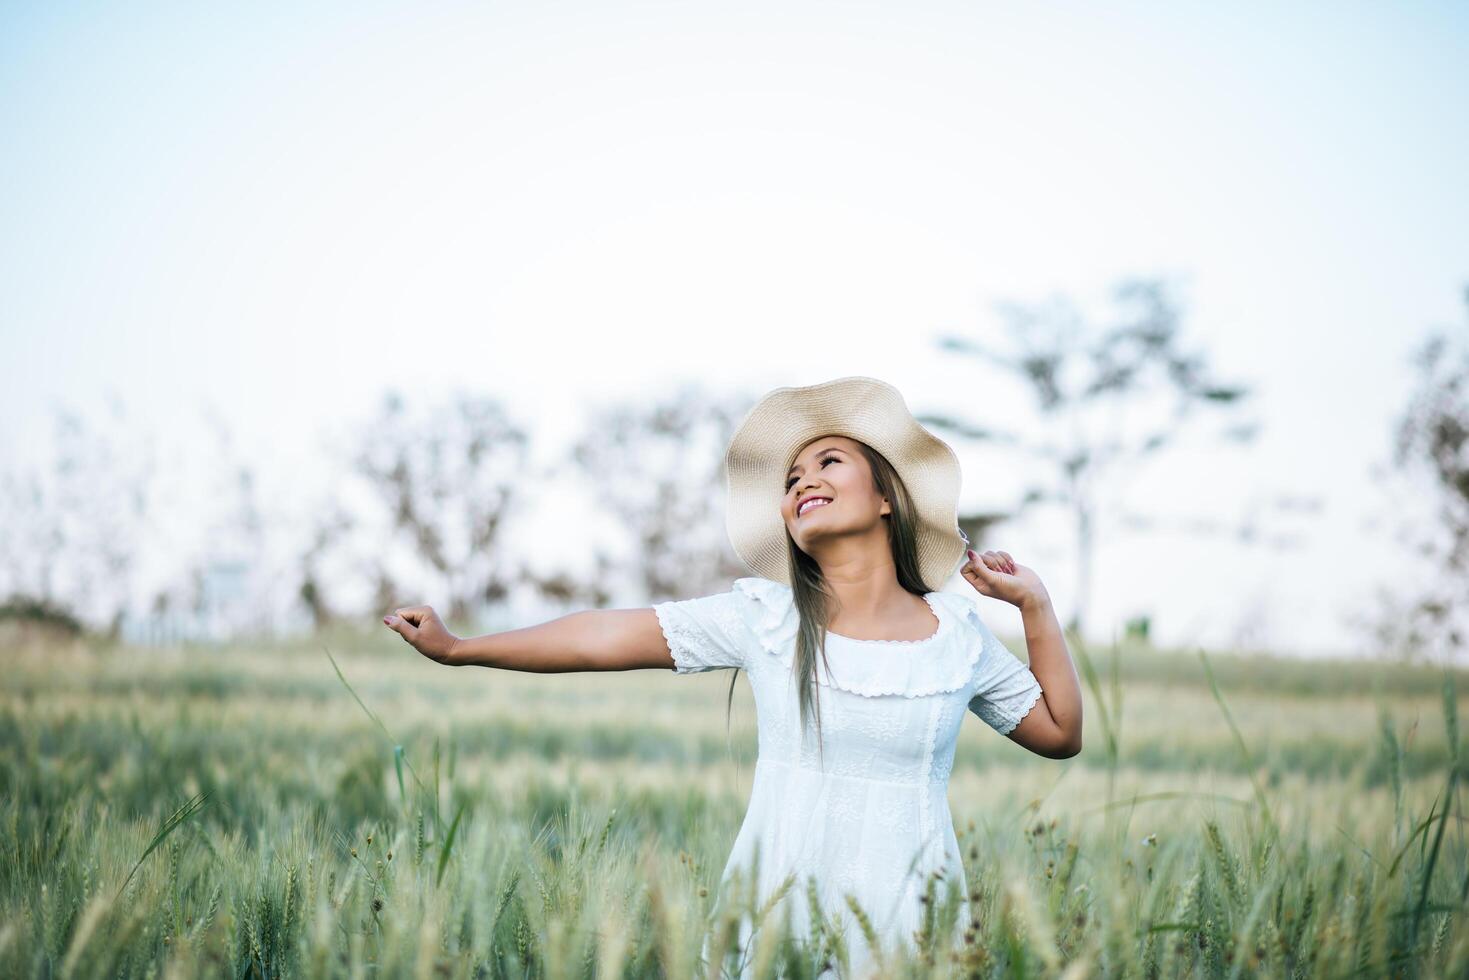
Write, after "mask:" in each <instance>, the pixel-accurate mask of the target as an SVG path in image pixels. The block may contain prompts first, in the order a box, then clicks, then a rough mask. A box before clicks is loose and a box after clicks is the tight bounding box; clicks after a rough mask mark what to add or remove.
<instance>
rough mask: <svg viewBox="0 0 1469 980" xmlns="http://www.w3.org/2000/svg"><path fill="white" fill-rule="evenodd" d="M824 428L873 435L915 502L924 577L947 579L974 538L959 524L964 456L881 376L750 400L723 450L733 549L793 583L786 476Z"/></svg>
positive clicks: (937, 582) (932, 584) (937, 581)
mask: <svg viewBox="0 0 1469 980" xmlns="http://www.w3.org/2000/svg"><path fill="white" fill-rule="evenodd" d="M824 435H839V436H846V437H848V438H850V439H856V440H858V441H859V442H865V443H866V444H867V445H869V446H871V447H872V448H873V449H876V450H877V451H878V452H880V453H882V455H883V456H884V457H885V458H886V459H887V461H888V462H890V463H892V464H893V468H894V469H895V470H897V471H898V475H899V476H901V477H902V478H903V483H904V484H906V485H907V487H908V493H909V494H910V495H911V496H912V498H913V503H914V505H915V506H916V508H917V515H916V517H917V525H918V527H917V538H918V542H917V543H918V566H919V568H920V570H921V571H922V573H923V580H924V581H925V582H926V583H927V584H928V586H929V588H933V589H937V588H940V587H941V586H942V585H943V583H944V582H946V581H948V579H949V577H950V576H951V575H953V574H954V573H955V572H956V571H957V570H958V568H959V566H960V565H961V564H963V562H964V559H965V557H966V555H965V552H966V550H967V549H968V547H969V539H968V538H967V537H966V536H965V534H964V532H963V531H962V530H961V529H960V527H959V515H958V502H959V484H960V479H961V476H960V471H959V457H958V456H956V455H954V450H953V449H951V448H949V445H948V443H946V442H944V441H943V440H942V439H940V438H938V437H937V436H935V435H934V434H933V433H931V432H929V431H928V430H927V429H925V428H924V427H923V426H922V425H920V424H919V423H918V420H917V419H915V418H914V417H913V413H912V412H910V411H908V406H907V404H906V403H905V402H904V401H903V396H902V395H901V394H900V393H899V392H898V389H896V388H894V387H893V386H892V385H890V384H887V383H886V382H883V381H879V380H877V379H876V378H865V377H849V378H837V379H836V380H834V381H826V382H823V383H822V384H816V385H808V386H807V387H804V388H776V389H775V390H773V391H771V392H770V393H769V394H767V395H765V397H763V398H761V399H760V401H758V402H756V403H755V407H754V408H752V409H750V411H749V413H748V414H747V415H746V416H745V418H744V421H742V422H741V423H740V424H739V426H738V427H737V428H736V429H735V433H734V435H733V436H732V437H731V439H730V442H729V448H728V449H727V450H726V451H725V454H724V475H725V485H726V487H727V489H728V492H729V496H728V504H727V508H726V514H725V518H726V522H727V524H728V528H729V540H730V543H731V544H733V545H734V550H735V554H737V555H738V556H739V557H740V560H741V561H743V562H744V563H745V564H746V565H747V566H749V568H750V570H751V571H753V572H754V573H755V574H756V575H759V576H761V577H763V578H768V579H773V580H775V581H777V582H782V583H784V584H786V585H789V584H790V569H789V567H788V564H787V563H788V557H787V554H786V538H787V531H786V526H785V519H784V518H783V517H782V516H781V513H780V504H781V498H783V497H784V496H785V490H784V482H785V477H786V473H787V471H789V470H790V468H791V465H792V464H793V463H794V462H795V458H796V453H797V452H798V451H799V450H800V449H801V447H802V446H804V445H805V444H806V443H808V442H810V441H811V440H812V439H815V438H818V437H820V436H824Z"/></svg>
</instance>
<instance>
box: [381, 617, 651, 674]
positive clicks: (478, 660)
mask: <svg viewBox="0 0 1469 980" xmlns="http://www.w3.org/2000/svg"><path fill="white" fill-rule="evenodd" d="M383 624H384V625H386V626H387V627H388V628H389V629H390V630H392V631H393V632H395V633H397V634H398V635H399V636H401V637H403V639H404V640H405V641H407V642H408V644H409V645H410V646H412V647H413V648H414V649H415V650H417V651H418V652H419V653H421V654H423V655H424V656H425V657H427V658H429V659H430V660H432V661H434V662H435V663H440V664H444V665H446V666H450V667H463V666H468V665H470V664H476V665H478V666H481V667H500V668H502V669H504V670H528V671H532V672H534V673H537V674H557V673H565V672H567V671H575V670H638V669H640V668H645V667H661V668H663V669H664V670H672V669H673V654H672V653H671V652H670V651H669V649H668V641H667V639H665V638H664V636H663V630H662V628H661V627H660V626H659V624H658V615H657V613H655V612H654V611H653V609H652V608H651V607H648V608H642V609H585V610H582V611H581V612H574V613H569V614H567V615H565V616H562V617H560V618H559V619H553V620H550V621H549V622H545V623H541V624H540V625H538V626H526V627H523V628H521V629H513V630H504V631H502V632H499V633H486V634H485V635H484V636H470V637H457V636H455V635H454V634H453V633H450V632H449V630H448V629H447V628H445V626H444V623H443V620H441V619H440V618H439V615H438V613H436V612H434V610H433V607H432V606H405V607H403V608H402V609H395V610H393V611H392V612H391V613H389V614H388V615H386V616H384V617H383Z"/></svg>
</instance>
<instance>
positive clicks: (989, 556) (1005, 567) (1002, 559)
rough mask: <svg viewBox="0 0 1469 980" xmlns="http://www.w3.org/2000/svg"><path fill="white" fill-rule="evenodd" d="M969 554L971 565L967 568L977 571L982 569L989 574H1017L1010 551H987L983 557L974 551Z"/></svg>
mask: <svg viewBox="0 0 1469 980" xmlns="http://www.w3.org/2000/svg"><path fill="white" fill-rule="evenodd" d="M968 554H969V564H968V565H966V566H965V567H966V568H973V569H974V570H975V571H979V569H980V568H981V567H982V568H983V569H984V571H988V572H1003V573H1004V574H1006V575H1014V574H1015V561H1014V559H1012V558H1011V557H1010V553H1009V552H1008V551H986V552H985V553H984V554H981V555H976V554H975V553H974V552H973V551H969V552H968ZM981 574H983V573H981Z"/></svg>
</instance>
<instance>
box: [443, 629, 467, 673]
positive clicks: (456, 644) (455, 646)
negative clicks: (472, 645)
mask: <svg viewBox="0 0 1469 980" xmlns="http://www.w3.org/2000/svg"><path fill="white" fill-rule="evenodd" d="M463 651H464V641H463V640H462V639H460V638H459V637H457V636H456V637H454V638H453V640H452V641H451V642H450V643H449V652H448V653H445V654H444V659H443V660H442V661H440V662H441V663H443V664H444V666H446V667H458V666H459V665H460V664H461V663H462V662H463V661H461V660H460V659H459V655H460V654H461V653H463Z"/></svg>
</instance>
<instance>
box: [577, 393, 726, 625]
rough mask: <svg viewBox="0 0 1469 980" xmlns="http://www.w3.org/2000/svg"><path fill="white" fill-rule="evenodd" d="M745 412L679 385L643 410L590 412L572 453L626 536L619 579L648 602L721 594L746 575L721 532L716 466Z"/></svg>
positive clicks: (621, 407)
mask: <svg viewBox="0 0 1469 980" xmlns="http://www.w3.org/2000/svg"><path fill="white" fill-rule="evenodd" d="M751 404H753V402H751V401H749V400H748V399H746V398H735V399H730V400H726V401H720V400H715V399H711V398H709V397H708V396H706V395H705V394H703V393H702V391H700V390H699V389H697V388H694V387H692V386H685V387H683V388H681V389H679V390H678V391H677V392H675V393H674V394H673V395H671V396H670V397H667V398H665V399H664V400H662V401H660V402H656V403H653V404H648V405H644V404H642V403H639V404H636V405H616V406H612V407H610V408H602V409H598V410H594V411H593V417H592V418H591V420H590V423H589V424H588V425H587V427H586V435H584V436H583V437H582V438H581V439H580V440H579V441H578V442H577V443H576V444H575V445H574V446H573V447H572V450H571V459H572V461H573V462H574V463H575V465H577V466H579V467H580V468H582V469H583V470H584V471H585V472H586V473H587V475H588V476H589V477H590V478H591V479H592V480H593V481H594V482H595V484H596V487H597V493H598V495H599V497H600V499H601V501H602V503H603V504H604V505H605V506H606V507H607V508H608V509H609V510H610V511H611V512H612V514H613V515H614V516H615V517H616V518H617V519H618V520H619V522H620V523H621V526H622V528H623V529H624V530H625V531H626V533H627V534H628V535H629V536H630V537H631V539H632V543H633V549H632V553H631V557H630V558H629V559H628V560H627V561H626V562H625V565H626V566H627V572H628V574H629V576H630V577H631V578H633V579H636V580H637V581H638V582H639V583H640V585H641V586H642V588H643V590H644V592H645V594H646V595H647V596H649V597H650V599H651V600H652V601H658V600H661V599H664V598H687V597H692V596H698V595H707V594H709V593H712V592H717V591H723V590H725V589H727V588H729V581H730V579H732V578H737V577H739V576H743V575H749V574H750V571H749V569H747V568H745V566H744V564H743V563H741V562H740V561H739V559H738V557H736V555H735V554H734V549H733V548H732V547H731V546H730V544H729V538H728V535H727V534H726V533H725V528H724V494H725V492H726V491H725V486H724V478H723V462H724V449H725V447H726V446H727V445H728V443H729V438H730V436H731V435H732V434H733V432H734V427H735V425H736V424H738V421H739V419H740V418H742V417H743V416H744V413H745V412H747V411H748V410H749V408H750V405H751ZM614 567H615V563H614Z"/></svg>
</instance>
